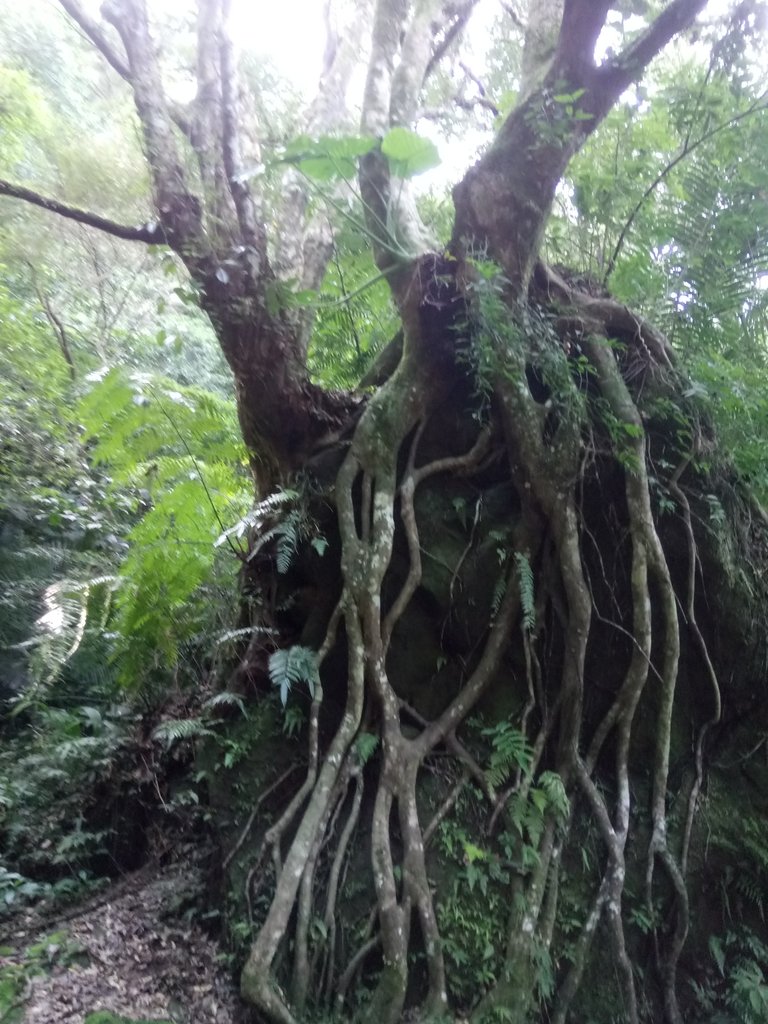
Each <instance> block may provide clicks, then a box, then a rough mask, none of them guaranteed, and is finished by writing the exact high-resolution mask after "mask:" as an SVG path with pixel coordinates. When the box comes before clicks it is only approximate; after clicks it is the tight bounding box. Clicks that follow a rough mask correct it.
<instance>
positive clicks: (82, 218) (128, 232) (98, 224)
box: [0, 178, 166, 245]
mask: <svg viewBox="0 0 768 1024" xmlns="http://www.w3.org/2000/svg"><path fill="white" fill-rule="evenodd" d="M0 196H10V198H11V199H21V200H22V201H23V202H25V203H31V204H32V205H33V206H39V207H40V209H42V210H48V212H49V213H55V214H58V216H60V217H66V218H67V219H68V220H74V221H77V223H78V224H85V225H86V226H87V227H89V228H96V229H97V230H98V231H104V232H105V233H106V234H108V235H113V236H114V237H115V238H122V239H124V240H125V241H127V242H146V243H147V244H148V245H162V243H163V242H165V240H166V239H165V233H164V231H163V229H162V227H161V226H160V225H159V224H152V223H150V224H140V225H139V226H137V227H130V226H129V225H127V224H118V223H116V222H115V221H113V220H109V219H108V218H106V217H100V216H99V215H98V214H96V213H89V212H88V211H87V210H81V209H79V207H77V206H69V205H68V204H67V203H60V202H59V201H58V200H57V199H50V198H49V197H48V196H42V195H40V193H39V192H33V191H32V190H31V189H28V188H24V187H23V186H21V185H14V184H13V183H12V182H10V181H5V180H3V179H2V178H0Z"/></svg>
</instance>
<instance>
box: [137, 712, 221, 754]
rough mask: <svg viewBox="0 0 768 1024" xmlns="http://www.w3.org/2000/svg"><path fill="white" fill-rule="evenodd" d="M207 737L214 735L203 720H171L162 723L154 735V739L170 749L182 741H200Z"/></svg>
mask: <svg viewBox="0 0 768 1024" xmlns="http://www.w3.org/2000/svg"><path fill="white" fill-rule="evenodd" d="M205 736H213V733H212V731H211V730H210V729H209V728H208V726H207V725H206V724H205V722H204V720H203V719H202V718H175V719H171V720H169V721H166V722H161V723H160V725H158V726H157V728H156V729H155V730H154V732H153V733H152V738H153V739H156V740H158V741H159V742H161V743H165V745H166V747H167V748H168V749H170V748H171V747H172V746H173V745H174V744H175V743H179V742H180V741H182V740H190V739H200V738H202V737H205Z"/></svg>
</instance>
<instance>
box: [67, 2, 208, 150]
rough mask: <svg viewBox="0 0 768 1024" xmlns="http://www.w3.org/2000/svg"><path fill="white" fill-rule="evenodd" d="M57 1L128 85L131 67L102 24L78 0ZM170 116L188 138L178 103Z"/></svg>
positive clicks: (183, 115) (182, 113)
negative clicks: (108, 36) (110, 39)
mask: <svg viewBox="0 0 768 1024" xmlns="http://www.w3.org/2000/svg"><path fill="white" fill-rule="evenodd" d="M59 3H60V4H61V6H62V7H63V8H64V10H65V11H66V12H67V14H68V15H69V16H70V18H71V19H72V21H74V22H75V24H76V25H77V26H78V27H79V28H80V29H81V30H82V32H83V33H84V34H85V35H86V36H87V37H88V39H90V41H91V42H92V43H93V45H94V46H95V47H96V49H97V50H98V51H99V52H100V53H101V55H102V56H103V57H104V59H105V60H106V61H107V63H108V64H109V65H110V66H111V67H112V68H114V70H115V71H116V72H117V73H118V75H120V77H121V78H122V79H124V80H125V81H126V82H128V84H129V85H130V84H131V69H130V68H129V66H128V64H127V62H126V61H125V59H124V57H123V56H122V55H121V54H120V53H118V52H117V50H116V49H115V47H114V46H113V45H112V43H111V42H110V41H109V39H108V38H107V36H106V34H105V32H104V29H103V28H102V26H101V25H100V24H99V23H98V22H97V21H94V19H93V18H91V16H90V15H89V14H88V13H87V12H86V11H84V10H83V9H82V7H81V6H80V3H79V2H78V0H59ZM171 116H172V118H173V121H174V123H175V125H176V127H177V128H178V129H179V131H181V132H182V134H183V135H185V136H187V138H189V137H190V133H191V129H190V124H189V119H188V118H187V116H186V114H185V113H184V111H183V109H182V107H181V106H179V105H178V104H172V105H171Z"/></svg>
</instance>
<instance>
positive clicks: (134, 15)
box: [101, 0, 209, 255]
mask: <svg viewBox="0 0 768 1024" xmlns="http://www.w3.org/2000/svg"><path fill="white" fill-rule="evenodd" d="M101 10H102V14H103V15H104V17H105V18H106V19H107V20H108V21H109V22H111V24H113V25H114V26H115V28H116V29H117V31H118V32H119V33H120V38H121V39H122V40H123V45H124V46H125V52H126V54H127V56H128V65H129V68H130V75H131V86H132V88H133V96H134V101H135V103H136V111H137V113H138V115H139V120H140V121H141V127H142V130H143V133H144V139H145V142H146V147H147V159H148V162H149V168H150V172H151V175H152V184H153V186H154V200H155V206H156V208H157V210H158V213H159V215H160V221H161V223H162V225H163V228H164V229H165V234H166V237H167V240H168V243H169V244H170V245H171V246H172V247H173V248H174V249H176V250H177V251H179V250H181V249H182V248H184V249H187V250H188V251H192V250H194V251H195V253H196V254H197V255H199V254H200V253H202V252H204V251H206V250H207V249H208V248H209V246H208V245H207V243H206V242H205V240H204V235H203V229H202V210H201V204H200V200H199V199H198V198H197V196H195V195H193V194H192V193H191V192H190V191H189V189H188V187H187V184H186V180H185V174H184V167H183V162H182V159H181V156H180V154H179V152H178V146H177V141H176V138H175V136H174V131H173V120H172V117H171V114H170V108H169V105H168V102H167V99H166V95H165V91H164V89H163V83H162V78H161V74H160V66H159V64H158V60H157V53H156V48H155V45H154V41H153V39H152V36H151V32H150V27H149V16H148V14H147V4H146V0H106V2H105V3H104V4H103V5H102V8H101Z"/></svg>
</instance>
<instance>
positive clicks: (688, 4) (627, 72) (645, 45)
mask: <svg viewBox="0 0 768 1024" xmlns="http://www.w3.org/2000/svg"><path fill="white" fill-rule="evenodd" d="M583 2H586V4H587V6H589V0H583ZM706 3H707V0H672V3H671V4H669V6H668V7H665V9H664V10H663V11H662V12H661V14H660V15H659V16H658V17H657V18H656V19H655V21H653V22H651V24H650V25H649V26H648V28H647V29H646V30H645V32H642V33H641V34H640V35H639V36H638V37H637V39H635V41H634V42H632V43H630V44H629V46H627V47H626V48H625V49H624V50H623V51H622V52H621V53H620V54H619V55H618V57H616V58H614V59H613V60H611V61H607V62H606V63H605V64H602V65H601V66H600V67H599V68H598V69H597V81H598V83H599V84H600V86H601V89H602V90H603V91H605V92H606V100H607V103H608V105H609V106H612V105H613V103H615V101H616V100H617V99H618V97H619V96H620V95H621V93H622V92H624V90H625V89H626V88H628V87H629V86H630V85H631V84H632V83H633V82H634V81H636V80H637V79H638V78H639V77H640V74H641V73H642V72H643V71H644V70H645V68H646V67H647V66H648V65H649V64H650V63H651V61H652V60H653V58H654V57H655V56H656V55H657V54H658V53H660V52H661V50H663V49H664V47H665V46H666V45H667V43H668V42H669V41H670V40H671V39H672V38H673V37H674V36H676V35H677V34H678V33H679V32H682V31H683V30H684V29H686V28H688V26H689V25H690V24H691V23H692V21H693V20H694V18H695V17H696V15H697V14H698V13H699V11H701V10H702V9H703V8H704V7H705V6H706ZM606 6H607V5H606Z"/></svg>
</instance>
